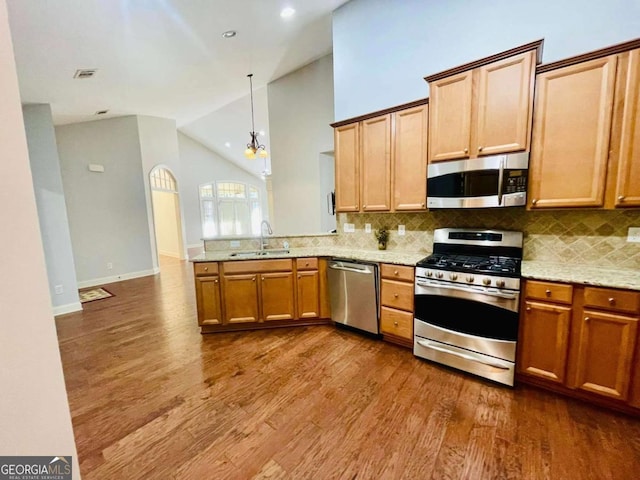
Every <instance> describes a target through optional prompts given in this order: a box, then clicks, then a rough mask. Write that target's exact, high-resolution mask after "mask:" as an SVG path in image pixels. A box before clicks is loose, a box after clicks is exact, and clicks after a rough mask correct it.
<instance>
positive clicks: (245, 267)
mask: <svg viewBox="0 0 640 480" xmlns="http://www.w3.org/2000/svg"><path fill="white" fill-rule="evenodd" d="M292 267H293V261H292V260H291V259H290V258H280V259H277V260H236V261H231V262H224V263H223V264H222V268H223V269H224V273H260V272H282V271H287V270H292V269H293V268H292Z"/></svg>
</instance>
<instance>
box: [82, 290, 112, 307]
mask: <svg viewBox="0 0 640 480" xmlns="http://www.w3.org/2000/svg"><path fill="white" fill-rule="evenodd" d="M78 293H79V294H80V303H87V302H93V301H94V300H102V299H103V298H109V297H113V296H114V295H113V293H111V292H110V291H109V290H106V289H104V288H91V289H88V290H81V291H80V292H78Z"/></svg>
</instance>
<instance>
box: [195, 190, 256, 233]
mask: <svg viewBox="0 0 640 480" xmlns="http://www.w3.org/2000/svg"><path fill="white" fill-rule="evenodd" d="M200 214H201V216H202V235H203V237H205V238H209V237H229V236H238V235H259V234H260V222H261V221H262V208H261V205H260V191H259V190H258V189H257V188H256V187H254V186H253V185H249V184H245V183H238V182H212V183H207V184H205V185H201V186H200Z"/></svg>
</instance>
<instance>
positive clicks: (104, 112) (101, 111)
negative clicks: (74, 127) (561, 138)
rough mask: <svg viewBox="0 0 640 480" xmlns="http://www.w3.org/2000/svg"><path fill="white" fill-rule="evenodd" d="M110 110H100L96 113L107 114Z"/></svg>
mask: <svg viewBox="0 0 640 480" xmlns="http://www.w3.org/2000/svg"><path fill="white" fill-rule="evenodd" d="M107 112H109V110H98V111H97V112H96V113H95V115H105V114H106V113H107Z"/></svg>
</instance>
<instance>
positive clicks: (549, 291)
mask: <svg viewBox="0 0 640 480" xmlns="http://www.w3.org/2000/svg"><path fill="white" fill-rule="evenodd" d="M544 293H545V295H546V296H547V297H550V296H551V290H549V289H547V290H545V291H544Z"/></svg>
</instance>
